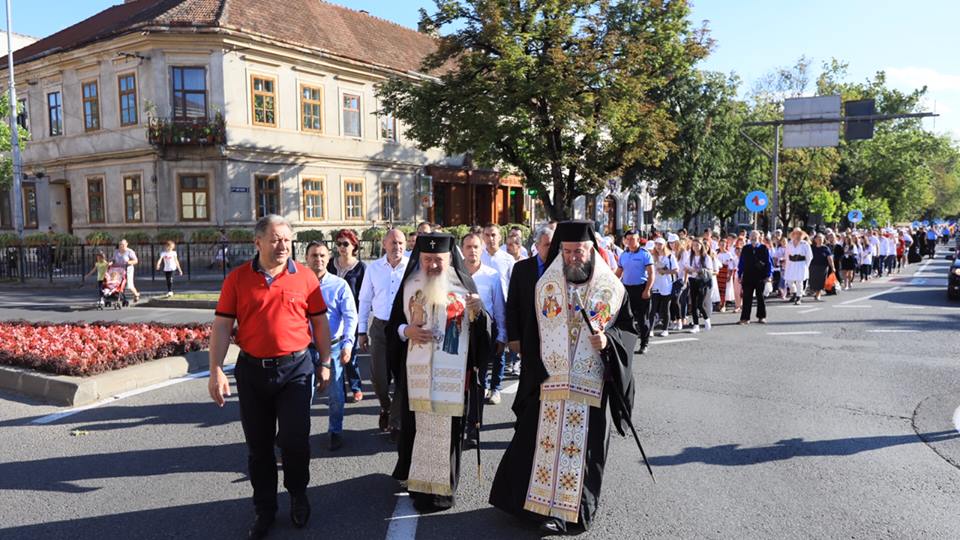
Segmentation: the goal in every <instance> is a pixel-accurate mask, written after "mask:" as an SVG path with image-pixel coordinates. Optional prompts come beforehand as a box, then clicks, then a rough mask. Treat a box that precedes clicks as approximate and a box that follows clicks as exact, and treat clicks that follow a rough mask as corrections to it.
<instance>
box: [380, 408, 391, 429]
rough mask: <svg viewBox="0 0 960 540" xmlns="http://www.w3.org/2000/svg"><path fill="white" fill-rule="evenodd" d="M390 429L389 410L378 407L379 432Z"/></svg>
mask: <svg viewBox="0 0 960 540" xmlns="http://www.w3.org/2000/svg"><path fill="white" fill-rule="evenodd" d="M388 431H390V411H388V410H384V409H380V432H381V433H386V432H388Z"/></svg>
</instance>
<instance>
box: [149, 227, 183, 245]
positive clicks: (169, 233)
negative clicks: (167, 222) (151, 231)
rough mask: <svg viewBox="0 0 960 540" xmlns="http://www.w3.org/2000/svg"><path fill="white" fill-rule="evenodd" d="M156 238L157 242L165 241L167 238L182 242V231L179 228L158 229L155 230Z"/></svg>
mask: <svg viewBox="0 0 960 540" xmlns="http://www.w3.org/2000/svg"><path fill="white" fill-rule="evenodd" d="M155 238H156V240H157V242H158V243H161V244H162V243H166V242H167V241H168V240H173V241H174V242H183V238H184V236H183V231H181V230H180V229H160V230H159V231H157V235H156V237H155Z"/></svg>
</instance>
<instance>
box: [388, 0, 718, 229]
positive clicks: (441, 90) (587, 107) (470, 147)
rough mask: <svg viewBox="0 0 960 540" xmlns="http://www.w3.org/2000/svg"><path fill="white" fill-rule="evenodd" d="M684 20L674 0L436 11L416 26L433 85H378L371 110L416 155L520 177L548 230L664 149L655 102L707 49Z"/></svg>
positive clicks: (468, 0) (507, 0)
mask: <svg viewBox="0 0 960 540" xmlns="http://www.w3.org/2000/svg"><path fill="white" fill-rule="evenodd" d="M689 11H690V9H689V6H688V5H687V2H686V1H684V0H548V1H544V0H436V10H435V12H434V13H432V14H430V13H427V12H425V11H423V10H421V22H420V28H421V30H422V31H424V32H429V33H432V34H435V35H439V36H440V37H439V38H438V40H439V41H438V43H439V48H438V50H437V51H436V53H434V54H432V55H430V56H429V57H428V58H427V59H426V60H425V62H424V65H423V66H422V70H423V71H424V72H425V73H430V74H433V75H434V77H430V78H421V79H419V80H411V79H410V78H394V79H392V80H390V81H388V82H387V83H385V84H383V85H382V86H381V88H380V90H379V96H380V98H381V100H382V108H383V110H384V111H386V112H390V113H392V114H394V115H395V116H396V118H398V119H400V120H401V121H402V122H404V123H405V125H406V127H407V133H408V135H409V136H411V137H412V138H413V139H414V140H416V141H417V143H418V145H419V146H420V147H421V148H424V149H426V148H436V147H440V148H443V149H444V150H445V151H446V152H447V153H450V154H466V153H469V154H471V155H472V156H473V157H474V159H475V161H477V162H478V163H482V164H486V165H490V166H497V167H504V168H507V169H512V170H514V171H516V172H519V173H520V174H521V175H522V176H523V177H524V180H525V182H526V184H527V185H528V186H529V187H531V188H534V189H536V190H537V192H538V196H539V198H540V200H541V201H542V202H543V204H544V207H545V208H546V210H547V212H548V213H549V215H550V216H551V217H552V218H553V219H565V218H569V217H570V216H571V214H572V208H573V199H574V198H575V197H576V196H578V195H581V194H585V193H594V192H597V191H599V190H600V189H602V187H603V186H604V185H605V183H606V181H607V180H609V179H611V178H613V177H617V176H619V175H621V174H622V172H623V171H624V169H625V168H626V167H629V166H631V165H634V164H637V163H642V164H647V165H655V164H657V163H659V162H660V161H661V160H662V159H663V158H664V157H665V156H666V155H667V154H668V152H669V151H670V150H671V149H672V147H673V145H672V141H673V140H674V134H675V132H676V126H675V125H674V122H673V121H672V119H671V114H670V111H669V110H668V105H667V103H666V102H665V101H664V100H663V99H661V96H662V94H663V93H664V92H665V90H666V87H667V86H668V85H669V84H670V83H671V82H672V81H674V80H675V79H677V78H678V77H682V76H684V75H686V73H688V72H689V70H690V69H691V66H692V65H693V64H694V63H695V62H696V61H697V60H699V59H701V58H703V57H704V56H706V54H707V51H708V48H709V43H708V42H707V38H706V31H705V30H704V29H703V28H695V27H693V26H692V24H691V22H690V20H689V18H688V16H689ZM445 32H446V33H445ZM549 194H552V197H551V196H549Z"/></svg>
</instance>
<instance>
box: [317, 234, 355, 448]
mask: <svg viewBox="0 0 960 540" xmlns="http://www.w3.org/2000/svg"><path fill="white" fill-rule="evenodd" d="M328 262H330V250H329V249H327V246H325V245H324V244H321V243H320V242H310V244H308V245H307V267H308V268H310V269H311V270H313V271H314V272H316V274H317V279H318V280H320V293H321V294H322V295H323V301H324V302H326V304H327V320H328V321H329V323H330V358H331V360H332V364H333V370H332V371H331V373H330V379H331V380H330V382H331V384H330V386H329V391H328V392H327V396H328V402H329V403H328V407H329V412H330V425H329V427H328V428H327V432H328V433H329V434H330V441H329V445H330V446H329V448H330V450H337V449H339V448H340V447H341V446H343V436H342V432H343V406H344V403H345V402H346V394H345V393H344V388H343V377H344V373H345V367H346V366H347V365H348V364H349V363H350V359H351V355H352V351H353V337H354V336H355V335H356V333H357V304H356V302H355V301H354V299H353V293H352V292H351V291H350V284H348V283H347V281H346V280H345V279H343V278H340V277H337V276H335V275H333V274H330V273H328V272H327V263H328Z"/></svg>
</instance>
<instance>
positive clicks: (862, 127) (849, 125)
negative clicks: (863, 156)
mask: <svg viewBox="0 0 960 540" xmlns="http://www.w3.org/2000/svg"><path fill="white" fill-rule="evenodd" d="M843 107H844V112H846V122H845V123H844V129H843V137H844V138H845V139H846V140H848V141H859V140H865V139H872V138H873V120H865V121H858V120H857V117H858V116H872V115H873V114H875V112H874V111H875V106H874V100H872V99H858V100H856V101H847V102H846V103H844V104H843Z"/></svg>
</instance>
